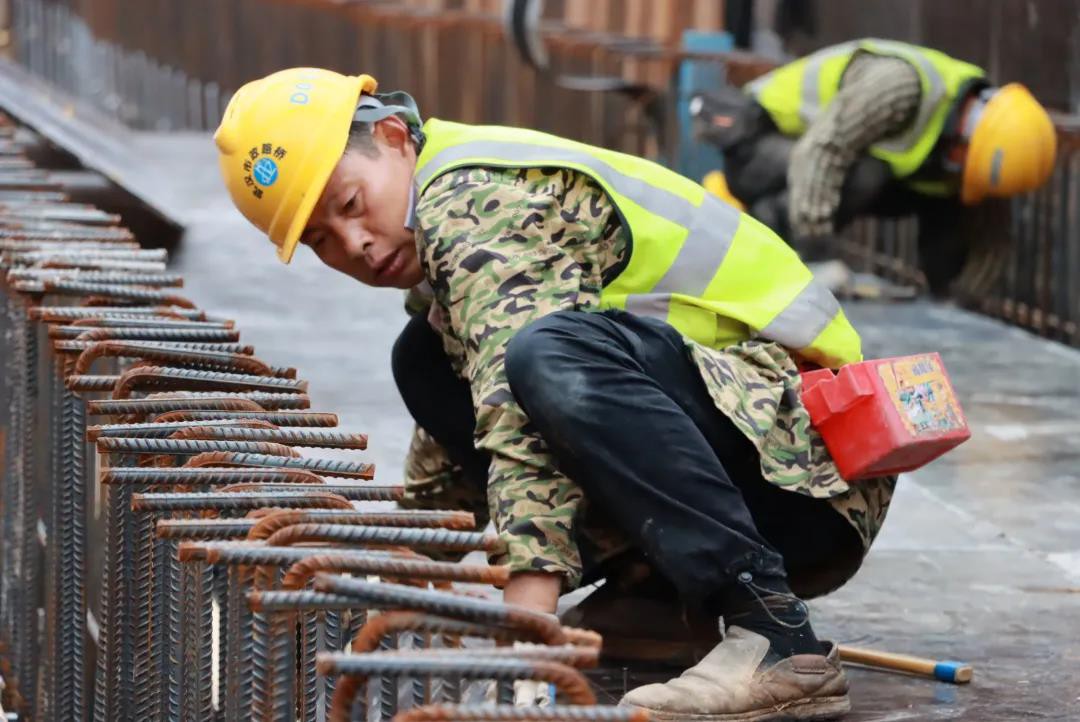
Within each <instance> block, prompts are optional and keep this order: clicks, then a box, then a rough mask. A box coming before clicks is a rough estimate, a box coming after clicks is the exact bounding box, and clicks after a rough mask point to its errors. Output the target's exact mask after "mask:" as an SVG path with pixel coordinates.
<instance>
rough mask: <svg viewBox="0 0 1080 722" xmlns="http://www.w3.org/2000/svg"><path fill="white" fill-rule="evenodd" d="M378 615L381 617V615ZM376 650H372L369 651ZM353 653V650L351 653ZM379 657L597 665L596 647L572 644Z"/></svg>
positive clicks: (409, 652)
mask: <svg viewBox="0 0 1080 722" xmlns="http://www.w3.org/2000/svg"><path fill="white" fill-rule="evenodd" d="M380 616H381V615H380ZM371 651H373V652H374V651H375V650H371ZM354 653H355V650H354ZM376 653H377V654H379V655H380V656H388V657H389V656H395V657H402V658H406V659H416V658H420V657H443V658H447V659H467V658H470V657H472V658H476V659H529V660H537V661H541V660H542V661H545V662H559V663H561V664H566V665H569V666H571V667H574V668H575V669H592V668H593V667H596V665H597V664H598V663H599V662H600V648H599V647H575V646H573V645H568V644H564V645H549V644H536V643H531V642H524V643H518V644H515V645H514V646H513V647H495V648H490V647H463V648H460V649H421V650H416V649H402V650H395V651H394V652H376Z"/></svg>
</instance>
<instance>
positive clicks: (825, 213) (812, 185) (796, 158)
mask: <svg viewBox="0 0 1080 722" xmlns="http://www.w3.org/2000/svg"><path fill="white" fill-rule="evenodd" d="M819 155H820V153H819V152H818V149H817V148H816V147H815V146H814V145H813V144H808V143H803V142H802V140H801V139H800V142H798V143H796V144H795V147H794V148H793V149H792V151H791V160H790V162H789V165H788V174H787V183H788V198H787V203H788V207H787V211H788V228H789V229H790V235H791V237H790V238H788V239H786V240H787V241H788V243H790V244H792V245H793V246H796V245H797V244H798V243H799V242H800V241H810V240H814V239H819V238H823V237H827V236H830V235H832V234H833V231H834V218H835V215H836V210H837V209H838V208H839V207H840V187H839V186H834V185H833V184H831V183H829V182H827V175H828V174H826V173H825V172H824V170H823V168H822V167H821V163H822V160H821V158H819ZM839 177H840V179H841V181H842V180H843V175H840V176H839Z"/></svg>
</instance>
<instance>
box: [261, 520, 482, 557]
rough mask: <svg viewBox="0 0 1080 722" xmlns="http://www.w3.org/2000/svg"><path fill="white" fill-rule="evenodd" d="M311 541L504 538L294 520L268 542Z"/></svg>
mask: <svg viewBox="0 0 1080 722" xmlns="http://www.w3.org/2000/svg"><path fill="white" fill-rule="evenodd" d="M308 542H323V543H326V544H356V545H369V546H404V547H410V548H416V549H440V550H444V551H494V550H497V549H499V548H501V544H502V542H501V541H500V540H499V538H498V537H497V536H495V535H494V534H483V533H480V532H467V531H452V530H449V529H417V528H408V527H378V526H347V525H343V524H294V525H292V526H287V527H285V528H284V529H281V530H279V531H277V532H274V534H272V535H271V536H270V537H269V538H268V539H267V540H266V543H267V544H269V545H271V546H289V545H292V544H303V543H308Z"/></svg>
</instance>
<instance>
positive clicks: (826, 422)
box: [802, 353, 971, 481]
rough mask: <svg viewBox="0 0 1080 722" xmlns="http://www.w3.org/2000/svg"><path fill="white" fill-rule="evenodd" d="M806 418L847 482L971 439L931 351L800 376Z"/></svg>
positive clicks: (925, 459) (912, 465) (903, 466)
mask: <svg viewBox="0 0 1080 722" xmlns="http://www.w3.org/2000/svg"><path fill="white" fill-rule="evenodd" d="M802 379H803V390H802V400H803V404H804V405H805V406H806V410H807V411H808V412H809V413H810V423H811V424H813V425H814V428H816V429H817V430H818V432H819V433H820V434H821V436H822V438H823V439H824V441H825V446H826V447H827V448H828V449H829V453H830V454H831V455H832V457H833V460H834V461H836V465H837V467H838V468H839V470H840V475H841V476H843V477H844V478H845V479H847V480H848V481H855V480H857V479H867V478H871V477H875V476H882V475H885V474H898V473H900V472H904V471H911V470H912V469H917V468H919V467H920V466H924V465H925V464H928V463H930V462H931V461H933V460H934V459H936V458H938V457H939V456H941V455H942V454H944V453H945V452H946V451H948V450H949V449H952V448H954V447H956V446H958V445H959V444H961V443H963V442H964V441H966V440H967V439H968V438H970V437H971V431H970V430H969V429H968V425H967V420H966V419H965V418H964V412H963V410H961V408H960V404H959V403H958V402H957V400H956V394H955V393H954V392H953V387H952V383H951V382H950V381H949V375H948V374H947V373H946V372H945V365H944V364H943V363H942V362H941V357H940V356H939V355H938V354H936V353H929V354H920V355H918V356H901V357H898V358H888V359H877V360H875V361H863V362H860V363H856V364H849V365H847V366H844V367H843V368H841V369H840V371H839V372H838V373H837V374H835V375H833V372H832V371H830V370H829V369H816V370H813V371H805V372H803V374H802Z"/></svg>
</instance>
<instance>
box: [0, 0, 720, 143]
mask: <svg viewBox="0 0 1080 722" xmlns="http://www.w3.org/2000/svg"><path fill="white" fill-rule="evenodd" d="M12 3H13V5H12V7H13V24H12V37H13V39H14V56H15V58H16V60H17V62H19V63H21V64H22V65H24V66H26V67H27V68H29V69H30V70H31V71H33V72H34V73H35V74H37V75H39V76H41V77H43V78H46V79H47V80H49V81H50V82H52V83H54V84H56V85H58V86H59V87H61V88H63V89H64V90H66V91H67V92H69V93H71V94H73V95H75V96H76V97H78V98H79V99H81V100H83V101H85V102H88V103H91V104H93V105H94V106H96V107H97V108H98V109H100V110H102V111H104V112H106V113H108V114H110V115H112V116H114V117H116V118H118V119H119V120H121V121H123V122H124V123H126V124H128V125H130V126H131V127H134V128H138V129H150V130H175V129H195V130H210V129H213V128H215V127H216V125H217V123H218V121H219V119H220V116H221V112H222V110H223V109H224V107H225V105H226V104H227V102H228V99H229V97H230V96H231V94H232V93H233V92H235V90H236V89H237V88H238V87H239V86H240V85H242V84H243V83H244V82H246V81H248V80H251V79H253V78H257V77H261V76H262V75H265V74H267V73H270V72H272V71H274V70H278V69H281V68H286V67H292V66H302V65H307V66H318V67H327V68H330V69H334V70H338V71H342V72H350V73H356V72H361V71H362V72H365V73H368V74H371V75H374V76H375V77H377V78H378V79H379V82H380V87H381V88H383V89H384V90H393V89H403V90H407V91H409V92H410V93H412V94H413V95H414V97H415V98H416V100H417V102H418V104H419V106H420V109H421V111H422V113H423V114H424V115H425V116H433V117H440V118H445V119H449V120H460V121H464V122H486V123H498V124H506V125H521V126H530V127H536V128H540V129H543V130H547V131H550V132H554V133H558V134H561V135H565V136H569V137H573V138H577V139H580V140H584V141H587V142H591V143H595V144H600V145H604V146H607V147H613V148H619V149H622V150H627V151H631V152H642V153H644V152H650V151H651V150H655V147H656V142H655V141H653V144H652V145H651V146H650V145H649V141H648V139H647V136H648V134H649V131H650V129H649V128H648V127H646V126H647V124H646V123H645V122H644V120H643V110H642V108H641V107H640V104H639V103H636V102H635V101H634V100H633V99H631V98H628V97H626V96H623V95H618V94H610V95H601V94H596V93H588V92H583V91H578V90H569V89H566V88H563V87H558V86H557V85H556V84H555V82H554V81H553V80H552V76H553V75H557V74H579V75H589V76H597V75H600V76H608V77H611V76H615V77H625V78H627V79H630V80H639V81H641V82H648V83H649V84H651V85H652V86H655V87H665V86H666V85H667V84H668V81H669V80H670V78H671V73H672V72H673V70H674V68H675V64H676V63H677V57H676V53H674V52H673V51H672V50H671V38H673V37H675V36H677V34H678V32H681V29H682V28H683V27H688V26H690V25H688V24H689V23H691V22H692V21H693V20H694V18H696V17H697V16H698V15H701V17H703V18H705V19H704V20H700V21H699V22H698V25H699V26H708V23H713V24H715V20H712V19H710V17H712V15H715V16H718V13H716V12H713V13H712V14H711V15H709V14H705V13H704V12H703V11H702V10H701V9H702V8H704V9H709V6H710V5H711V0H663V1H662V3H659V4H654V3H646V4H642V3H640V2H639V3H637V5H638V6H640V8H641V12H638V13H637V14H636V15H635V16H634V17H633V18H632V17H629V16H628V15H627V14H626V12H625V8H622V4H621V3H619V2H613V3H604V5H605V8H606V11H605V13H604V17H602V18H594V17H592V15H589V14H588V13H586V15H587V17H585V18H583V19H580V22H582V23H601V25H602V27H608V26H614V25H617V24H622V25H624V26H626V28H628V29H627V30H626V31H625V32H623V31H621V30H620V31H619V32H606V31H605V32H594V31H592V30H591V29H590V27H589V26H588V25H587V26H586V27H577V28H573V27H569V26H567V27H565V28H564V30H562V31H559V32H556V33H555V34H554V35H552V36H551V37H550V38H549V41H548V45H549V52H550V55H551V61H552V73H551V74H541V73H538V72H537V71H536V70H534V69H533V68H531V67H529V66H528V65H527V64H526V63H525V62H524V61H523V60H521V59H520V57H519V56H518V53H517V51H516V50H514V49H513V48H512V47H511V45H510V44H509V43H508V41H507V39H506V37H505V35H504V32H503V27H502V17H501V12H500V8H501V0H461V1H459V2H452V1H451V0H438V1H437V2H422V1H420V0H412V1H408V0H406V1H403V2H396V3H395V2H367V1H364V0H360V1H358V2H348V3H339V2H330V1H329V0H184V2H176V1H175V0H93V1H92V2H90V1H88V0H12ZM654 6H655V7H654ZM665 6H671V7H676V6H678V7H682V8H683V14H684V15H685V16H686V19H685V20H679V18H681V17H682V15H680V14H678V13H676V14H675V15H673V16H672V17H673V18H674V20H673V19H671V18H667V20H668V22H667V23H666V24H665V25H666V26H667V27H666V29H664V28H661V29H662V30H663V34H662V36H660V37H652V36H643V37H637V38H630V37H628V36H627V35H626V34H625V33H626V32H646V31H652V30H653V29H654V28H653V26H654V25H655V23H653V24H652V25H646V24H644V21H640V20H638V19H637V16H639V15H640V16H641V17H643V18H644V19H645V21H647V20H648V19H649V18H648V13H646V12H645V11H648V12H650V13H653V14H657V15H658V14H659V11H660V10H661V9H662V8H663V7H665ZM692 6H693V7H692ZM585 7H586V5H576V4H575V5H569V4H568V5H563V4H561V3H552V4H550V5H549V7H548V12H549V13H559V14H562V15H564V16H565V17H564V18H561V19H560V21H559V22H564V21H566V22H569V21H570V20H573V21H575V22H577V21H578V19H576V18H574V17H572V16H574V15H577V14H580V12H579V10H580V8H585ZM597 7H599V3H598V4H597ZM695 7H696V8H698V9H697V10H694V8H695ZM620 8H622V10H623V11H622V12H617V10H619V9H620ZM691 10H694V11H693V12H691ZM665 17H666V16H665ZM632 21H634V22H639V23H640V24H642V29H641V30H640V31H636V30H634V29H633V23H632ZM679 23H684V24H682V25H680V24H679ZM559 27H563V26H562V25H560V26H559Z"/></svg>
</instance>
